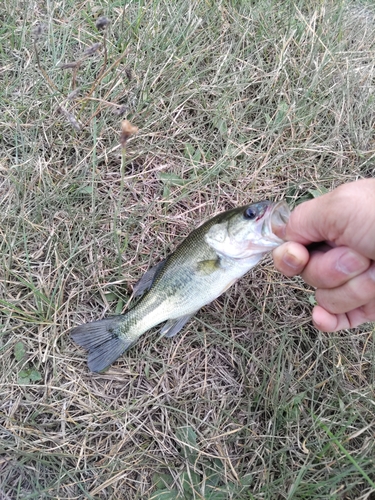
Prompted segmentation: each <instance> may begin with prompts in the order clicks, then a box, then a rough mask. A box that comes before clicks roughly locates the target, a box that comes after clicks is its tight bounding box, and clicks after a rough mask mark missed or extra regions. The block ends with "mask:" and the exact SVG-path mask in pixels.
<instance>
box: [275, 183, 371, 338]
mask: <svg viewBox="0 0 375 500" xmlns="http://www.w3.org/2000/svg"><path fill="white" fill-rule="evenodd" d="M281 231H282V232H283V234H280V233H279V234H278V236H280V237H282V238H283V239H285V240H287V243H284V244H283V245H281V246H279V247H278V248H276V249H275V250H274V251H273V259H274V263H275V267H276V268H277V269H278V270H279V271H280V272H282V273H283V274H285V275H286V276H295V275H297V274H301V276H302V278H303V279H304V280H305V281H306V283H308V284H310V285H312V286H314V287H315V288H316V301H317V303H318V305H317V306H315V307H314V309H313V312H312V318H313V323H314V325H315V326H316V327H317V328H318V329H319V330H321V331H326V332H334V331H337V330H341V329H345V328H354V327H356V326H358V325H360V324H362V323H365V322H367V321H375V263H374V260H375V179H364V180H361V181H357V182H352V183H349V184H343V185H342V186H340V187H338V188H337V189H335V190H334V191H332V192H330V193H328V194H325V195H323V196H320V197H319V198H315V199H313V200H310V201H307V202H305V203H302V204H301V205H298V206H297V207H296V209H295V210H294V211H293V212H292V214H291V216H290V219H289V222H288V224H287V225H286V227H284V228H283V229H282V230H281ZM312 243H321V244H319V245H316V246H315V247H311V248H310V249H308V248H306V246H307V245H311V244H312Z"/></svg>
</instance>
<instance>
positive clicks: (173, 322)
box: [160, 311, 198, 338]
mask: <svg viewBox="0 0 375 500" xmlns="http://www.w3.org/2000/svg"><path fill="white" fill-rule="evenodd" d="M197 312H198V311H194V312H193V313H192V314H187V315H186V316H180V317H179V318H176V319H169V320H168V321H167V322H166V323H165V325H164V326H163V328H162V329H161V330H160V335H161V336H162V337H167V338H171V337H174V336H175V335H177V333H178V332H179V331H180V330H182V328H183V327H184V326H185V325H186V323H187V322H188V321H189V319H190V318H192V317H193V316H194V315H195V314H196V313H197Z"/></svg>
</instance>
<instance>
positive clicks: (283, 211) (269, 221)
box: [262, 201, 290, 242]
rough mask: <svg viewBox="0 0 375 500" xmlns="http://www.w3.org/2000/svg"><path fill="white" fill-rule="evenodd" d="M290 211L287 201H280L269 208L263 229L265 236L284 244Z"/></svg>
mask: <svg viewBox="0 0 375 500" xmlns="http://www.w3.org/2000/svg"><path fill="white" fill-rule="evenodd" d="M289 217H290V209H289V207H288V205H287V203H286V202H285V201H279V202H277V203H274V204H272V205H270V206H269V207H268V208H267V212H266V217H265V220H264V224H263V227H262V233H263V234H264V235H265V236H268V237H271V238H272V239H275V240H278V241H279V242H282V241H283V240H282V237H281V236H282V234H283V229H284V228H285V226H286V224H287V223H288V220H289Z"/></svg>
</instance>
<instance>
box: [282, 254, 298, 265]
mask: <svg viewBox="0 0 375 500" xmlns="http://www.w3.org/2000/svg"><path fill="white" fill-rule="evenodd" d="M283 262H284V264H286V265H287V266H288V267H290V268H292V269H299V268H300V267H301V261H300V260H299V259H298V257H296V256H295V255H293V254H292V253H289V252H286V253H285V254H284V256H283Z"/></svg>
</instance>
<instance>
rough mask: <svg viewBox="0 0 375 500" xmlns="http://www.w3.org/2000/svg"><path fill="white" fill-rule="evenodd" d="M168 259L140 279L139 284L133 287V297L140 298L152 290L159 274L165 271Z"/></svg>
mask: <svg viewBox="0 0 375 500" xmlns="http://www.w3.org/2000/svg"><path fill="white" fill-rule="evenodd" d="M166 260H167V259H164V260H162V261H161V262H159V264H156V266H153V267H150V269H148V270H147V271H146V272H145V274H144V275H143V276H142V278H140V279H139V280H138V281H137V283H136V284H135V285H134V286H133V296H134V297H138V296H139V295H142V294H143V293H145V292H147V290H149V289H150V288H151V285H152V284H153V282H154V281H155V279H156V277H157V275H158V274H159V272H160V271H161V270H162V269H163V267H164V264H165V262H166Z"/></svg>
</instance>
